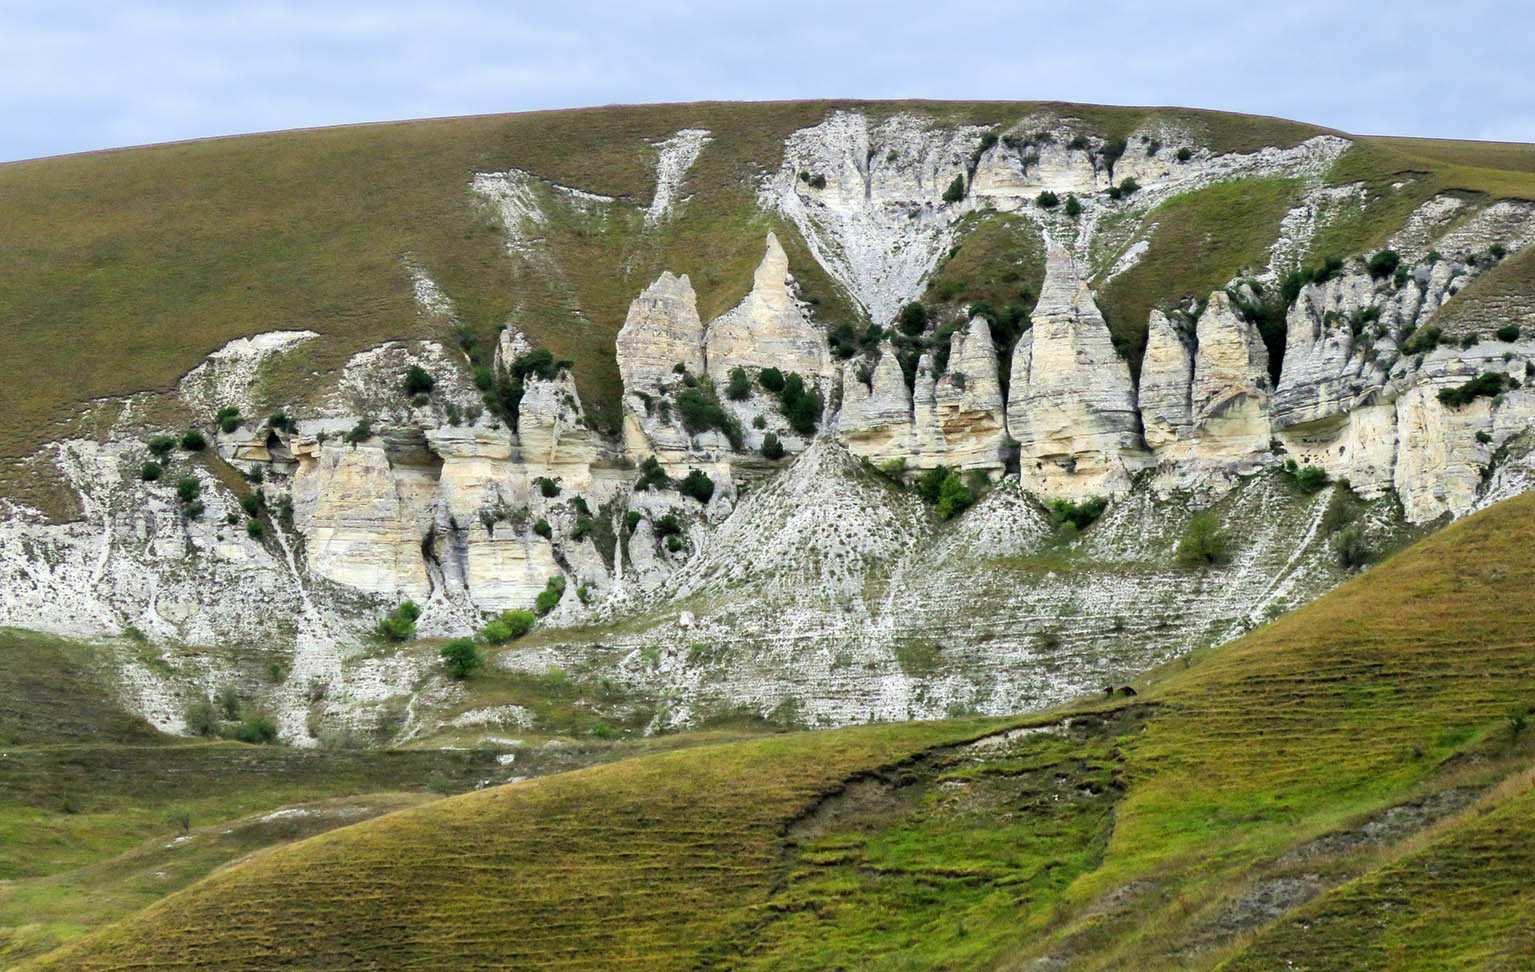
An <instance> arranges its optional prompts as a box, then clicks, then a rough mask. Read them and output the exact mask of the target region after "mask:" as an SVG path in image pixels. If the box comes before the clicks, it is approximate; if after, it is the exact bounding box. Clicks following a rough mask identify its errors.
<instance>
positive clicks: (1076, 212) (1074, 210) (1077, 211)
mask: <svg viewBox="0 0 1535 972" xmlns="http://www.w3.org/2000/svg"><path fill="white" fill-rule="evenodd" d="M1063 212H1065V214H1066V215H1067V216H1071V217H1077V216H1080V215H1082V202H1081V200H1079V199H1077V197H1076V195H1074V194H1073V195H1070V196H1067V197H1066V208H1065V209H1064V210H1063Z"/></svg>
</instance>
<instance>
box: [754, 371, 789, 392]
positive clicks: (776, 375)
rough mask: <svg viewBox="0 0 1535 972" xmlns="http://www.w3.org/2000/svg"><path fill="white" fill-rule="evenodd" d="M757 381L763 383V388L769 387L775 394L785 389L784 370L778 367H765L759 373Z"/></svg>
mask: <svg viewBox="0 0 1535 972" xmlns="http://www.w3.org/2000/svg"><path fill="white" fill-rule="evenodd" d="M757 381H758V382H759V383H760V384H761V385H762V387H763V388H765V389H767V390H768V391H770V392H772V393H773V394H775V395H776V394H778V393H779V392H781V391H783V385H784V377H783V372H782V371H779V370H778V369H777V368H763V369H762V371H761V372H760V373H759V374H758V375H757Z"/></svg>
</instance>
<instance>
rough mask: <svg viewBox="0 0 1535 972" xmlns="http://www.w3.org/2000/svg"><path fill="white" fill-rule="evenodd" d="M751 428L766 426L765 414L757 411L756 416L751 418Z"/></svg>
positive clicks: (763, 427)
mask: <svg viewBox="0 0 1535 972" xmlns="http://www.w3.org/2000/svg"><path fill="white" fill-rule="evenodd" d="M752 428H754V429H765V428H767V416H766V415H762V414H760V413H759V414H758V415H757V417H756V418H754V419H752Z"/></svg>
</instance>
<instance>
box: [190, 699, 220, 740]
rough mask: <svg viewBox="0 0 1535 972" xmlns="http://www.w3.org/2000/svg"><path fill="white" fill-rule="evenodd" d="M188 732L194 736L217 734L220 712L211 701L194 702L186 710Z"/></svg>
mask: <svg viewBox="0 0 1535 972" xmlns="http://www.w3.org/2000/svg"><path fill="white" fill-rule="evenodd" d="M185 718H186V723H187V732H190V733H191V734H192V735H194V736H216V735H218V731H219V717H218V712H217V711H215V710H214V708H213V703H211V702H193V703H192V704H191V705H189V706H187V711H186V715H185Z"/></svg>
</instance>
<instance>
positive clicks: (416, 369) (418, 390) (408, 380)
mask: <svg viewBox="0 0 1535 972" xmlns="http://www.w3.org/2000/svg"><path fill="white" fill-rule="evenodd" d="M436 386H437V379H435V378H433V377H432V376H431V375H430V374H429V373H428V372H427V370H426V369H425V368H423V367H421V366H420V365H411V366H410V368H409V370H407V371H406V372H405V394H407V395H412V396H414V395H425V394H426V393H428V392H430V391H431V390H432V389H433V388H435V387H436Z"/></svg>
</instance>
